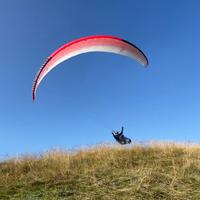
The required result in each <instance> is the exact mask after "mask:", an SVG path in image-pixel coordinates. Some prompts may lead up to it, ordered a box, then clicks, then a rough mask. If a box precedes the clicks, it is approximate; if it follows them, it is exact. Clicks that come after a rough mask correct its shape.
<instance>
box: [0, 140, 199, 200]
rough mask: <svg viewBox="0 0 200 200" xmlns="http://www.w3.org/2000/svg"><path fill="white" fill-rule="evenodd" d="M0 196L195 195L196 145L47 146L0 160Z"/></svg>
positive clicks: (46, 199) (23, 199)
mask: <svg viewBox="0 0 200 200" xmlns="http://www.w3.org/2000/svg"><path fill="white" fill-rule="evenodd" d="M0 199H2V200H7V199H12V200H16V199H20V200H33V199H34V200H60V199H105V200H106V199H109V200H113V199H116V200H118V199H119V200H121V199H124V200H126V199H127V200H134V199H149V200H151V199H169V200H171V199H177V200H180V199H182V200H190V199H194V200H199V199H200V145H198V144H187V143H186V144H182V143H180V144H177V143H161V142H151V143H149V144H147V145H141V144H135V145H133V146H131V147H128V148H126V147H122V146H116V145H98V146H96V147H91V148H88V149H81V150H78V151H72V152H67V151H62V150H52V151H49V152H46V153H44V154H41V155H25V156H20V157H17V158H13V159H9V160H6V161H4V162H1V163H0Z"/></svg>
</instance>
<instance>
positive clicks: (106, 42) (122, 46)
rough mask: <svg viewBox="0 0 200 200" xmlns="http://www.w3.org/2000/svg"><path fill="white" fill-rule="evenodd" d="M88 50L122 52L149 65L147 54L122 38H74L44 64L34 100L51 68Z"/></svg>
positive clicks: (34, 92) (39, 75) (40, 71)
mask: <svg viewBox="0 0 200 200" xmlns="http://www.w3.org/2000/svg"><path fill="white" fill-rule="evenodd" d="M88 52H110V53H115V54H120V55H124V56H128V57H130V58H133V59H135V60H137V61H138V62H140V63H141V64H143V65H144V66H147V65H148V60H147V57H146V56H145V54H144V53H143V52H142V51H141V50H140V49H139V48H138V47H136V46H135V45H133V44H132V43H130V42H128V41H126V40H123V39H121V38H118V37H113V36H101V35H100V36H89V37H84V38H81V39H78V40H74V41H72V42H70V43H67V44H65V45H63V46H62V47H60V48H59V49H58V50H56V51H55V52H53V53H52V54H51V55H50V56H49V57H48V59H47V60H46V62H45V63H44V64H43V65H42V67H41V69H40V70H39V72H38V74H37V76H36V78H35V81H34V84H33V90H32V96H33V100H34V99H35V96H36V91H37V88H38V86H39V84H40V82H41V81H42V79H43V78H44V77H45V76H46V74H47V73H48V72H49V71H50V70H52V69H53V68H54V67H56V66H57V65H58V64H60V63H61V62H63V61H65V60H67V59H69V58H71V57H74V56H77V55H80V54H83V53H88Z"/></svg>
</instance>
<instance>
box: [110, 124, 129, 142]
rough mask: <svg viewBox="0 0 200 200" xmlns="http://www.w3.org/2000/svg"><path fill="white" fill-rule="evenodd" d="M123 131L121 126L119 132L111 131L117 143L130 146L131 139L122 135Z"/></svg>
mask: <svg viewBox="0 0 200 200" xmlns="http://www.w3.org/2000/svg"><path fill="white" fill-rule="evenodd" d="M123 131H124V127H123V126H122V130H121V132H119V131H113V132H112V134H113V137H114V138H115V139H116V140H117V142H118V143H120V144H122V145H123V144H130V143H131V139H129V138H127V137H125V136H124V135H123Z"/></svg>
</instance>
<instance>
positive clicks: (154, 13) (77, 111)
mask: <svg viewBox="0 0 200 200" xmlns="http://www.w3.org/2000/svg"><path fill="white" fill-rule="evenodd" d="M199 8H200V2H199V1H198V0H196V1H195V0H191V1H189V0H188V1H184V0H183V1H178V0H168V1H160V0H152V1H148V0H84V1H82V0H71V1H70V0H68V1H65V0H59V1H53V0H50V1H41V0H29V1H27V0H19V1H14V0H1V1H0V25H1V26H0V29H1V31H0V44H1V45H0V53H1V54H0V55H1V65H0V91H1V93H0V156H4V155H7V154H8V155H15V154H17V153H19V154H21V153H32V152H41V151H45V150H48V149H50V148H54V147H55V148H56V147H59V148H66V149H69V148H77V147H81V146H86V145H91V144H97V143H101V142H112V141H113V138H112V135H111V131H112V129H120V128H121V126H122V125H124V126H125V133H126V135H127V136H129V137H131V138H132V139H133V140H137V141H148V140H172V141H193V142H199V141H200V92H199V89H200V78H199V77H200V59H199V57H200V56H199V54H200V23H199V21H200V12H199ZM95 34H107V35H115V36H118V37H122V38H124V39H126V40H129V41H130V42H132V43H134V44H136V45H137V46H139V47H140V48H141V49H142V50H143V51H144V52H145V53H146V55H147V57H148V58H149V62H150V65H149V68H148V69H144V68H143V67H142V66H140V65H139V64H138V63H137V62H135V61H133V60H131V59H129V58H126V57H123V56H118V55H114V54H106V53H90V54H84V55H80V56H78V57H75V58H72V59H71V60H68V61H66V62H64V63H62V64H61V65H60V66H59V67H57V68H56V69H55V70H53V71H51V73H49V75H48V76H47V77H46V78H45V80H44V81H43V82H42V84H41V85H40V87H39V90H38V95H37V99H36V102H35V103H34V104H33V102H32V99H31V87H32V82H33V79H34V77H35V74H36V72H37V71H38V69H39V68H40V66H41V64H42V63H43V61H44V60H45V59H46V58H47V56H48V55H49V54H51V53H52V52H53V51H54V50H55V49H56V48H58V47H60V46H61V45H62V44H64V43H66V42H69V41H71V40H73V39H77V38H79V37H83V36H88V35H95Z"/></svg>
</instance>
